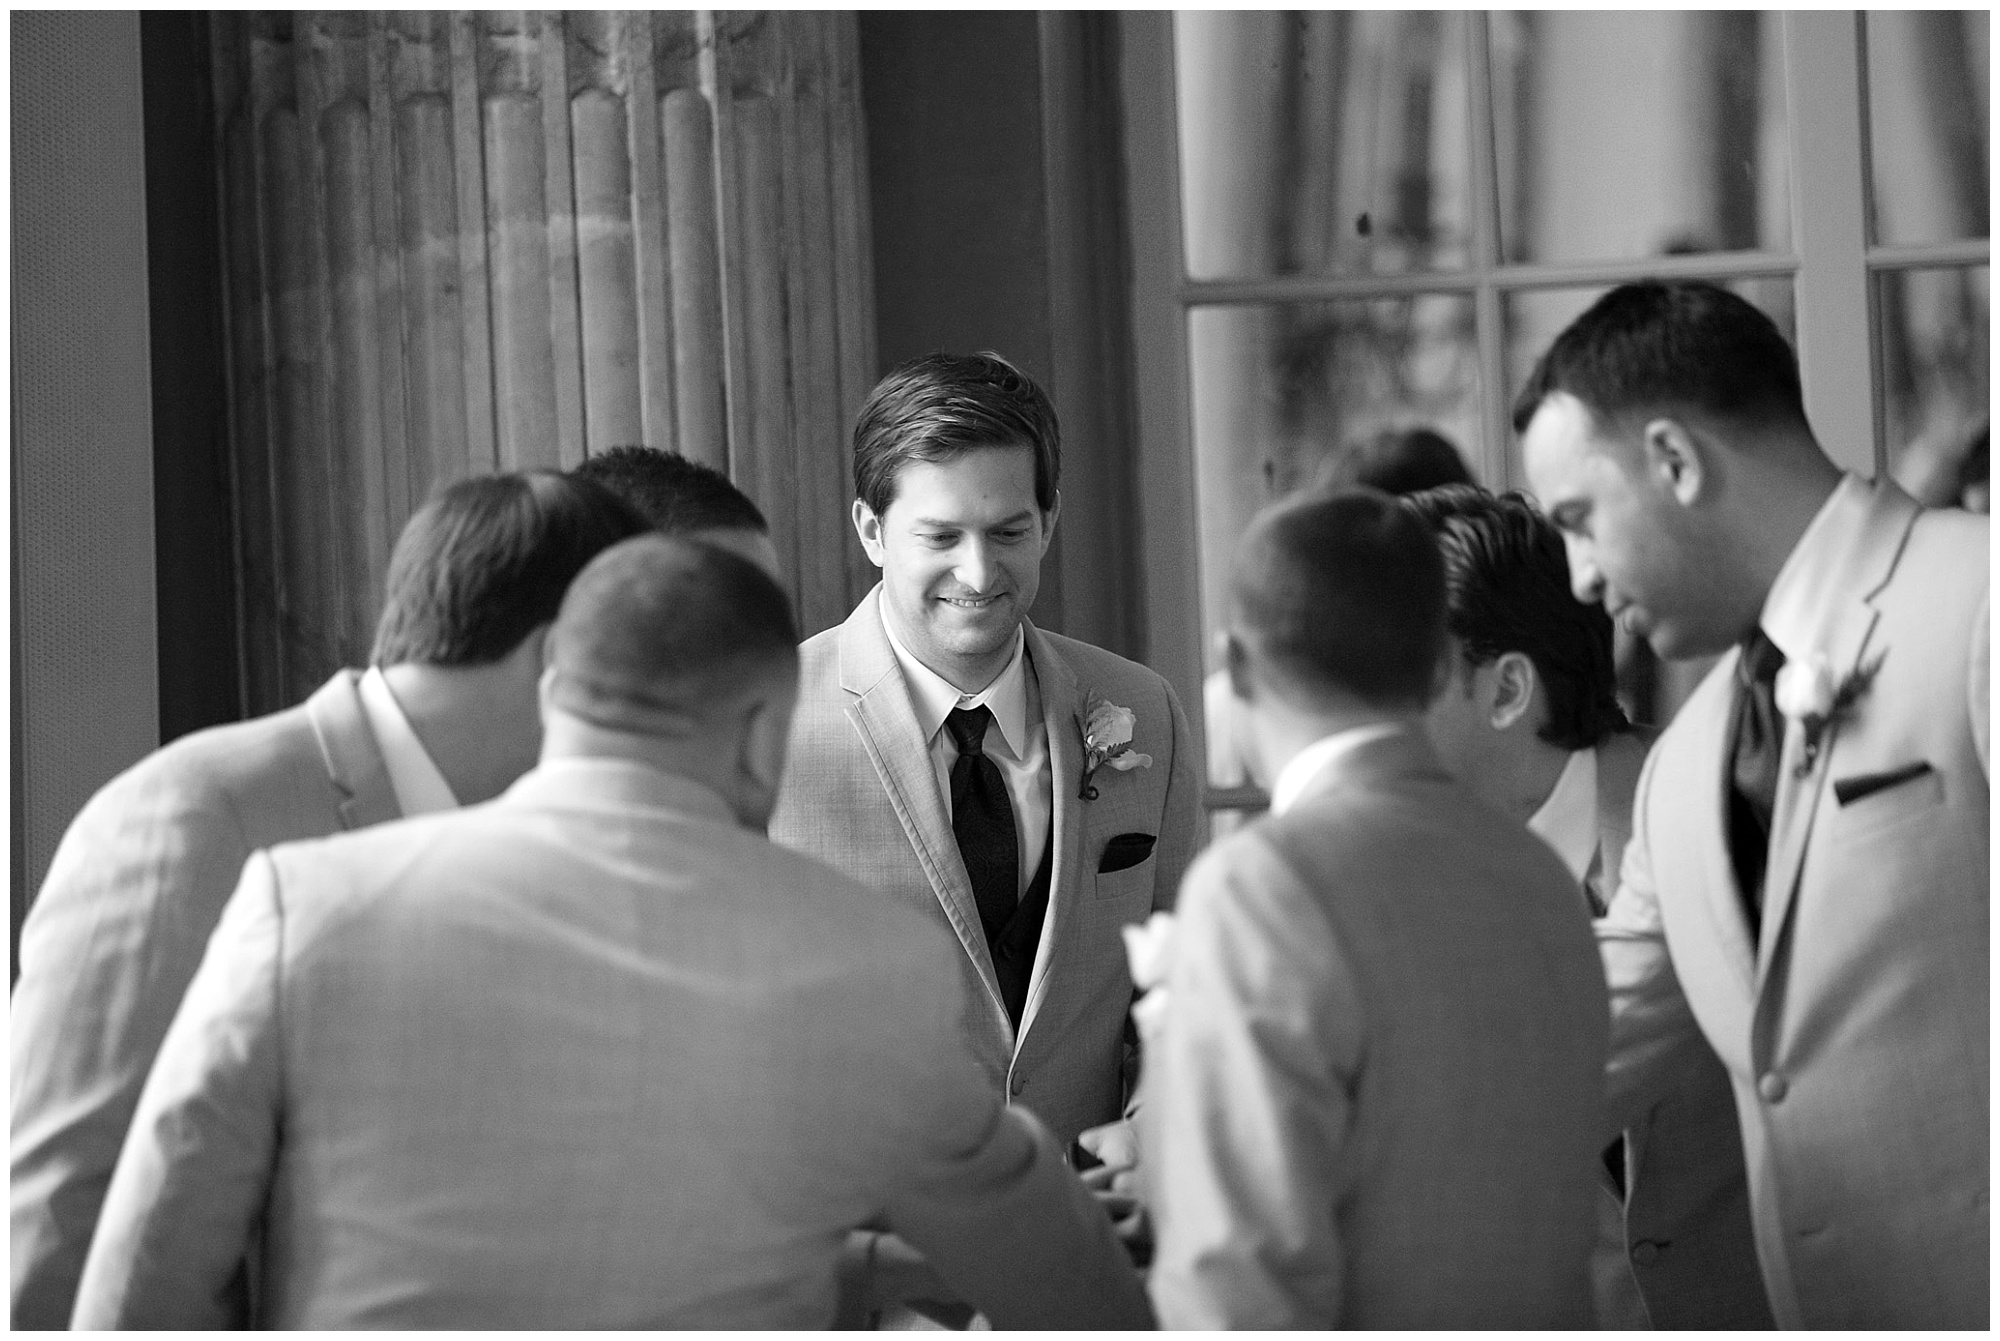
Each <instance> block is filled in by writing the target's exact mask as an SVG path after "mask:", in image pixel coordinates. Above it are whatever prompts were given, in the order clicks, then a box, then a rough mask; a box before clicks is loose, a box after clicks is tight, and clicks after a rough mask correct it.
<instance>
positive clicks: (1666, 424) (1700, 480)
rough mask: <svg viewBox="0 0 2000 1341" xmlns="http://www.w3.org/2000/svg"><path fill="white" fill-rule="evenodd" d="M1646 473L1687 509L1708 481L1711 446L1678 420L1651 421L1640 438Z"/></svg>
mask: <svg viewBox="0 0 2000 1341" xmlns="http://www.w3.org/2000/svg"><path fill="white" fill-rule="evenodd" d="M1640 439H1641V445H1642V447H1643V449H1644V451H1645V454H1646V471H1647V473H1648V474H1649V475H1651V476H1652V478H1653V479H1654V480H1656V481H1658V482H1659V483H1660V484H1662V485H1664V486H1665V487H1666V488H1667V489H1668V490H1669V491H1670V492H1671V493H1672V494H1673V496H1674V497H1675V499H1676V500H1678V501H1679V502H1680V504H1681V506H1682V507H1687V506H1688V505H1690V504H1692V503H1693V502H1694V501H1695V500H1696V499H1698V498H1700V497H1701V492H1702V488H1703V486H1704V485H1705V484H1706V482H1707V464H1708V463H1707V444H1706V443H1703V442H1700V441H1698V440H1697V439H1696V437H1695V435H1694V434H1693V433H1691V432H1689V431H1688V428H1687V425H1685V424H1683V423H1682V422H1681V421H1680V420H1678V419H1665V418H1663V419H1650V420H1648V421H1647V422H1646V427H1645V429H1644V430H1643V431H1642V433H1641V435H1640Z"/></svg>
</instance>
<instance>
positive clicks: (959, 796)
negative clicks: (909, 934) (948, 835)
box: [944, 707, 1021, 944]
mask: <svg viewBox="0 0 2000 1341" xmlns="http://www.w3.org/2000/svg"><path fill="white" fill-rule="evenodd" d="M992 720H993V714H992V713H991V712H990V711H988V710H987V709H986V708H984V707H979V708H953V709H952V710H951V712H950V714H949V715H947V716H946V717H945V719H944V725H945V729H946V730H947V731H949V732H951V738H952V739H953V740H954V741H956V742H957V743H958V761H957V762H956V763H954V764H952V766H951V832H952V836H953V837H954V838H956V839H958V855H959V856H961V857H963V858H964V859H965V873H966V874H967V875H968V876H970V877H971V878H972V897H973V899H974V900H976V901H977V902H978V904H979V921H980V923H981V925H982V927H983V929H984V930H985V932H986V939H987V941H988V943H989V944H990V943H991V942H992V940H993V938H994V937H996V936H998V935H999V934H1000V932H1001V931H1002V930H1003V929H1004V928H1005V927H1006V925H1007V922H1008V920H1009V919H1010V918H1012V917H1013V916H1014V904H1015V900H1016V897H1017V896H1018V894H1019V891H1020V870H1021V854H1020V846H1019V843H1018V842H1017V841H1016V839H1015V837H1014V803H1013V802H1012V801H1011V800H1010V799H1008V796H1007V780H1006V779H1005V778H1003V777H1001V776H1000V765H998V764H996V763H994V762H993V761H992V760H991V759H988V758H987V757H986V724H987V723H988V722H990V721H992Z"/></svg>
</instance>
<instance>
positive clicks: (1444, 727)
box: [1424, 638, 1499, 791]
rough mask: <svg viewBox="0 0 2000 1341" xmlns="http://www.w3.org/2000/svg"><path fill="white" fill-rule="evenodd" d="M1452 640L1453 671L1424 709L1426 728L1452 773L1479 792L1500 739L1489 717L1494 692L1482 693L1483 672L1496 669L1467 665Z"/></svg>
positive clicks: (1450, 655)
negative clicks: (1481, 680) (1486, 764)
mask: <svg viewBox="0 0 2000 1341" xmlns="http://www.w3.org/2000/svg"><path fill="white" fill-rule="evenodd" d="M1450 643H1451V649H1450V651H1449V653H1448V654H1447V655H1448V656H1449V657H1450V666H1451V673H1450V675H1449V676H1448V677H1447V678H1446V680H1445V683H1444V688H1442V689H1440V690H1439V691H1438V696H1437V697H1436V698H1434V699H1432V700H1431V706H1430V707H1429V708H1428V709H1426V710H1425V712H1424V729H1425V730H1426V731H1427V732H1429V734H1430V738H1431V745H1432V746H1433V747H1434V748H1435V749H1436V750H1437V755H1438V758H1439V760H1441V761H1442V762H1443V764H1444V766H1445V767H1446V768H1447V769H1449V770H1450V771H1451V774H1452V776H1453V777H1455V778H1457V779H1458V780H1459V781H1460V782H1463V783H1465V784H1466V785H1467V786H1468V787H1471V788H1472V789H1473V790H1474V791H1478V790H1479V784H1480V782H1481V780H1482V778H1483V776H1484V774H1485V772H1486V768H1485V761H1486V760H1487V759H1489V758H1491V757H1492V754H1493V751H1494V749H1495V747H1496V744H1497V741H1498V738H1499V732H1497V731H1495V730H1494V729H1493V726H1492V724H1491V722H1490V721H1489V720H1488V719H1489V717H1490V715H1491V713H1490V708H1489V706H1488V705H1489V701H1490V699H1491V694H1490V692H1488V693H1482V692H1480V691H1481V690H1482V689H1483V688H1485V686H1483V685H1482V684H1481V683H1480V678H1479V677H1480V673H1481V671H1485V672H1487V673H1488V674H1490V673H1491V670H1492V668H1491V667H1478V668H1474V667H1470V666H1467V665H1466V664H1465V661H1464V659H1463V658H1462V657H1461V656H1460V654H1459V645H1458V639H1456V638H1453V639H1451V640H1450Z"/></svg>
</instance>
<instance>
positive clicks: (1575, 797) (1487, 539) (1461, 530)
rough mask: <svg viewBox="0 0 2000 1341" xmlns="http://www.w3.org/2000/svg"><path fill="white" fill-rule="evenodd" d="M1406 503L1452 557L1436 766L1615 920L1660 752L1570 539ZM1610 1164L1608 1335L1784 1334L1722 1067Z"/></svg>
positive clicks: (1467, 497)
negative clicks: (1760, 1262)
mask: <svg viewBox="0 0 2000 1341" xmlns="http://www.w3.org/2000/svg"><path fill="white" fill-rule="evenodd" d="M1403 506H1404V507H1406V508H1408V509H1409V510H1410V511H1411V512H1413V513H1415V514H1416V515H1417V516H1418V517H1420V518H1422V519H1423V520H1424V521H1425V522H1426V523H1427V524H1428V525H1429V526H1430V527H1431V529H1432V530H1433V531H1434V532H1435V533H1436V535H1437V538H1438V548H1439V550H1440V552H1441V553H1442V554H1443V556H1444V572H1445V627H1446V629H1447V630H1448V631H1449V633H1450V643H1451V649H1450V651H1449V652H1448V653H1447V663H1448V665H1449V668H1450V674H1449V677H1448V678H1447V680H1446V682H1445V687H1444V689H1443V690H1442V691H1441V692H1440V693H1439V694H1438V696H1437V698H1436V699H1435V700H1433V701H1432V703H1431V708H1430V713H1429V715H1428V716H1427V718H1426V719H1425V725H1426V727H1427V728H1428V729H1429V731H1430V736H1431V740H1432V742H1433V743H1434V744H1435V745H1436V746H1437V751H1438V756H1439V758H1441V759H1442V760H1443V761H1444V765H1445V767H1446V768H1448V769H1450V770H1451V771H1452V772H1453V773H1454V774H1455V775H1457V777H1458V778H1459V780H1460V781H1461V782H1463V783H1465V784H1466V786H1468V787H1470V788H1471V789H1472V791H1473V793H1474V794H1475V795H1477V796H1478V797H1479V798H1480V799H1481V800H1482V801H1485V802H1486V803H1487V804H1488V805H1489V806H1491V807H1493V808H1494V809H1495V810H1498V811H1500V812H1501V813H1502V814H1504V815H1508V816H1510V817H1512V818H1514V819H1516V820H1518V821H1520V822H1521V823H1523V824H1525V825H1527V827H1528V829H1529V831H1530V832H1532V833H1533V834H1535V836H1536V837H1538V838H1540V839H1542V841H1544V842H1546V843H1547V844H1548V845H1549V846H1550V847H1551V848H1553V849H1554V850H1555V853H1556V855H1557V856H1558V857H1560V858H1562V861H1563V865H1564V866H1566V867H1567V868H1568V869H1569V873H1570V875H1571V876H1573V877H1574V878H1575V880H1576V882H1577V887H1578V890H1579V891H1580V893H1581V894H1582V896H1583V897H1582V899H1581V900H1580V901H1579V906H1578V912H1579V913H1580V914H1582V915H1584V916H1588V917H1593V918H1595V917H1602V916H1603V915H1604V912H1605V909H1606V907H1607V905H1608V903H1609V900H1610V896H1611V893H1612V891H1613V890H1614V889H1615V888H1616V887H1617V879H1618V865H1619V861H1620V859H1621V858H1622V857H1623V855H1624V851H1625V844H1626V841H1627V840H1628V839H1629V838H1630V837H1631V833H1632V794H1633V792H1634V790H1636V788H1637V787H1638V784H1639V770H1640V767H1641V765H1642V764H1644V762H1645V758H1646V749H1647V746H1648V745H1649V744H1650V743H1651V742H1652V739H1653V733H1652V732H1648V731H1641V730H1638V729H1635V728H1633V727H1631V726H1629V725H1628V724H1627V722H1626V720H1625V714H1624V712H1623V711H1622V710H1620V708H1619V706H1618V700H1617V677H1616V672H1615V669H1614V667H1613V665H1612V652H1611V620H1610V618H1609V617H1608V616H1606V614H1605V613H1604V611H1603V609H1602V608H1600V607H1599V606H1597V605H1585V604H1583V603H1581V602H1580V601H1578V600H1577V599H1576V597H1575V596H1574V595H1572V594H1571V592H1570V587H1569V568H1568V565H1567V564H1566V563H1565V561H1564V558H1563V541H1562V535H1561V533H1560V532H1558V531H1557V530H1556V529H1555V527H1554V526H1553V525H1551V524H1550V522H1549V521H1548V519H1547V518H1546V517H1543V516H1542V515H1541V514H1540V513H1538V512H1536V511H1535V509H1534V508H1533V507H1532V506H1531V505H1530V504H1529V503H1528V501H1527V500H1526V499H1524V498H1523V497H1521V496H1520V495H1519V494H1506V495H1504V496H1501V497H1497V498H1496V497H1495V496H1494V495H1492V494H1490V493H1488V492H1486V491H1485V490H1484V489H1478V488H1473V487H1471V486H1468V485H1456V486H1448V487H1445V488H1440V489H1430V490H1426V491H1424V492H1422V493H1417V494H1412V495H1410V496H1409V497H1407V498H1405V499H1404V500H1403ZM1704 1051H1706V1050H1705V1049H1704ZM1605 1158H1606V1160H1607V1161H1610V1162H1611V1168H1612V1169H1615V1170H1616V1174H1617V1176H1616V1177H1615V1178H1614V1177H1613V1176H1612V1172H1611V1169H1608V1170H1607V1173H1606V1178H1605V1185H1604V1189H1603V1192H1604V1194H1603V1195H1602V1196H1601V1197H1600V1198H1599V1199H1598V1202H1599V1217H1598V1218H1599V1234H1598V1246H1597V1251H1596V1253H1595V1254H1594V1255H1593V1258H1592V1261H1591V1277H1592V1289H1593V1293H1594V1295H1595V1299H1596V1304H1597V1323H1598V1326H1600V1327H1614V1328H1630V1327H1646V1326H1652V1327H1660V1328H1670V1329H1673V1330H1682V1329H1689V1328H1698V1329H1712V1328H1732V1329H1733V1328H1743V1327H1769V1326H1771V1309H1770V1306H1769V1305H1768V1304H1767V1303H1766V1302H1765V1300H1764V1281H1763V1276H1762V1274H1761V1273H1760V1272H1759V1271H1758V1270H1757V1252H1756V1246H1755V1244H1754V1242H1753V1240H1752V1238H1751V1233H1750V1191H1749V1186H1748V1184H1747V1183H1746V1182H1745V1180H1744V1176H1743V1147H1742V1141H1741V1139H1740V1138H1739V1137H1738V1135H1737V1128H1736V1105H1735V1101H1734V1099H1732V1098H1731V1096H1730V1091H1729V1077H1728V1075H1727V1073H1725V1072H1724V1071H1723V1069H1722V1063H1721V1062H1720V1061H1718V1060H1716V1058H1715V1056H1714V1055H1713V1053H1712V1052H1707V1055H1703V1056H1699V1057H1698V1059H1696V1060H1694V1061H1693V1062H1692V1063H1691V1068H1690V1072H1689V1074H1688V1077H1687V1079H1686V1080H1685V1081H1684V1082H1683V1083H1682V1084H1681V1085H1680V1086H1678V1087H1676V1088H1675V1089H1674V1090H1673V1091H1672V1092H1670V1093H1668V1094H1667V1095H1666V1096H1665V1097H1663V1098H1662V1099H1661V1100H1660V1101H1659V1102H1658V1103H1657V1104H1656V1105H1654V1107H1653V1108H1652V1109H1651V1110H1650V1111H1649V1112H1648V1113H1647V1114H1646V1115H1645V1116H1644V1117H1643V1118H1642V1119H1641V1120H1640V1121H1639V1122H1637V1123H1636V1124H1634V1125H1633V1126H1632V1127H1631V1128H1630V1129H1628V1130H1627V1131H1626V1133H1625V1139H1624V1141H1623V1142H1622V1143H1614V1144H1613V1145H1612V1146H1611V1147H1610V1149H1608V1150H1607V1151H1606V1152H1605ZM1621 1189H1622V1194H1621Z"/></svg>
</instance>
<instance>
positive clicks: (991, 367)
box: [854, 353, 1062, 517]
mask: <svg viewBox="0 0 2000 1341" xmlns="http://www.w3.org/2000/svg"><path fill="white" fill-rule="evenodd" d="M1012 446H1020V447H1026V448H1028V449H1029V450H1030V451H1032V452H1033V453H1034V455H1035V504H1036V506H1037V507H1039V508H1041V510H1042V511H1043V512H1048V511H1050V510H1051V509H1052V508H1054V507H1055V505H1056V489H1057V487H1058V484H1059V482H1060V479H1061V476H1062V428H1061V426H1060V425H1059V424H1058V423H1057V422H1056V408H1055V406H1054V405H1052V404H1051V403H1050V402H1049V398H1048V396H1047V395H1046V394H1045V393H1044V392H1043V391H1042V389H1041V388H1040V387H1039V386H1036V385H1035V381H1034V379H1033V378H1032V377H1029V376H1028V375H1027V374H1026V373H1024V372H1022V371H1021V370H1020V369H1019V368H1016V367H1015V366H1014V365H1013V364H1011V363H1009V362H1007V360H1005V359H1003V358H1001V357H1000V356H999V355H998V354H993V353H985V354H926V355H924V356H923V357H922V358H915V359H911V360H910V361H909V362H907V363H904V364H901V365H899V366H897V367H896V368H894V369H892V370H891V371H890V373H889V375H888V376H887V377H884V378H883V379H882V380H881V381H880V382H878V383H876V385H875V389H874V390H873V391H872V392H870V393H869V394H868V403H867V404H866V405H863V406H862V407H861V414H860V415H859V417H857V418H856V419H855V421H854V493H855V496H856V497H857V498H859V499H860V500H861V501H862V502H863V503H866V504H867V505H868V509H869V511H871V512H873V513H874V514H875V515H876V516H878V517H879V516H881V515H882V514H883V513H885V512H887V511H888V510H889V505H890V504H891V503H893V502H895V501H896V476H897V473H898V472H899V471H901V470H902V468H903V467H904V466H905V465H906V464H908V463H909V462H911V461H930V462H942V461H950V460H954V459H955V458H957V457H959V456H962V455H964V454H965V453H966V452H969V451H972V450H974V449H975V448H979V447H1012Z"/></svg>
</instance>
